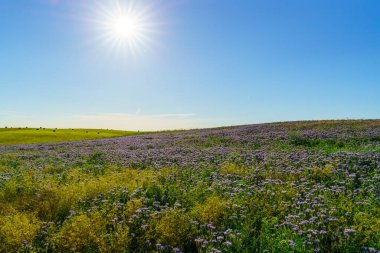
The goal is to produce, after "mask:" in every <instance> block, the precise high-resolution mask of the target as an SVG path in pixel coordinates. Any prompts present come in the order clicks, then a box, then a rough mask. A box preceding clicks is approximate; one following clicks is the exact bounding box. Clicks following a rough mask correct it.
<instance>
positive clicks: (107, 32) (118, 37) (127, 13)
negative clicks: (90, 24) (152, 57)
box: [97, 1, 156, 56]
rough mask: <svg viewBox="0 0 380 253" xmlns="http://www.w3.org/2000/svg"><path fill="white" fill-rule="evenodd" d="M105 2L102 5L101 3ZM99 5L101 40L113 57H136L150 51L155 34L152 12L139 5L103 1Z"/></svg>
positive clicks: (147, 6) (145, 6)
mask: <svg viewBox="0 0 380 253" xmlns="http://www.w3.org/2000/svg"><path fill="white" fill-rule="evenodd" d="M102 3H103V4H102ZM102 3H100V4H99V5H98V7H97V9H98V15H97V16H98V21H97V23H98V24H100V25H99V26H98V27H99V28H100V29H101V30H102V32H101V35H100V39H101V41H102V43H103V44H104V46H106V47H107V48H108V49H110V50H111V52H112V54H113V55H118V56H125V55H126V54H127V55H129V54H132V55H137V54H140V53H143V52H146V51H148V50H151V48H150V46H151V42H152V35H153V31H155V32H156V29H155V28H154V27H155V24H154V23H153V22H152V21H153V20H152V9H151V8H150V5H143V4H139V2H137V1H136V2H134V1H130V2H125V3H122V2H113V3H115V4H113V5H112V4H110V3H109V2H108V4H107V2H102Z"/></svg>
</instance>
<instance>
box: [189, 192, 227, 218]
mask: <svg viewBox="0 0 380 253" xmlns="http://www.w3.org/2000/svg"><path fill="white" fill-rule="evenodd" d="M227 207H228V205H227V202H226V201H225V200H223V199H221V198H219V197H218V196H211V197H209V198H207V199H206V201H205V202H204V203H201V204H198V205H196V206H195V208H194V213H195V216H196V217H197V218H198V219H199V220H200V221H201V222H202V223H211V224H214V225H216V224H218V223H220V222H221V221H222V220H223V218H224V216H226V214H227Z"/></svg>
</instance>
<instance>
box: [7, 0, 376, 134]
mask: <svg viewBox="0 0 380 253" xmlns="http://www.w3.org/2000/svg"><path fill="white" fill-rule="evenodd" d="M125 9H127V10H128V11H129V10H132V12H133V13H137V14H138V20H137V21H136V20H134V21H135V23H137V28H136V27H134V29H135V30H136V29H137V30H138V31H137V32H136V31H134V32H135V34H133V35H134V37H133V36H132V38H131V37H128V36H126V37H123V36H121V35H120V34H117V33H116V31H115V24H114V23H115V22H116V21H115V20H116V19H115V17H117V16H118V15H119V12H120V10H125ZM137 14H136V15H137ZM123 15H124V14H123ZM112 22H113V23H112ZM135 25H136V24H135ZM119 28H120V27H118V28H117V29H119ZM121 28H123V27H121ZM119 30H120V29H119ZM0 32H1V34H0V127H4V126H33V127H39V126H43V127H88V128H115V129H130V130H136V129H140V130H154V129H170V128H195V127H211V126H222V125H237V124H247V123H259V122H273V121H288V120H312V119H346V118H380V1H379V0H365V1H363V0H334V1H332V0H308V1H305V0H287V1H283V0H277V1H274V0H246V1H243V0H241V1H240V0H237V1H231V0H154V1H142V0H139V1H134V2H131V1H106V0H99V1H95V0H17V1H2V2H1V5H0ZM119 32H120V31H119Z"/></svg>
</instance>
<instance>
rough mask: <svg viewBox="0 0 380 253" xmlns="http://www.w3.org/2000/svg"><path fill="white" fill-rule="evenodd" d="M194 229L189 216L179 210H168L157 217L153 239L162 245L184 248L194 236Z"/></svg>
mask: <svg viewBox="0 0 380 253" xmlns="http://www.w3.org/2000/svg"><path fill="white" fill-rule="evenodd" d="M194 232H195V228H194V225H193V223H192V222H191V218H190V216H189V214H187V213H185V212H183V211H182V210H179V209H173V210H168V211H166V212H165V213H163V214H162V215H161V216H160V217H158V222H157V223H156V224H155V237H156V238H157V241H158V242H160V243H163V244H167V245H171V246H175V247H180V248H182V249H183V248H184V247H185V245H186V243H187V242H188V241H189V240H190V239H191V238H192V237H193V236H194Z"/></svg>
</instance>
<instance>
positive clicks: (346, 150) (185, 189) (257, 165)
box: [0, 120, 380, 252]
mask: <svg viewBox="0 0 380 253" xmlns="http://www.w3.org/2000/svg"><path fill="white" fill-rule="evenodd" d="M379 231H380V121H379V120H363V121H319V122H318V121H311V122H288V123H286V122H285V123H273V124H258V125H246V126H237V127H228V128H218V129H204V130H191V131H178V132H165V133H156V134H144V135H135V136H126V137H119V138H111V139H98V140H93V141H78V142H67V143H54V144H37V145H18V146H0V252H2V251H4V252H8V251H25V252H40V251H41V252H380V232H379Z"/></svg>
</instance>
